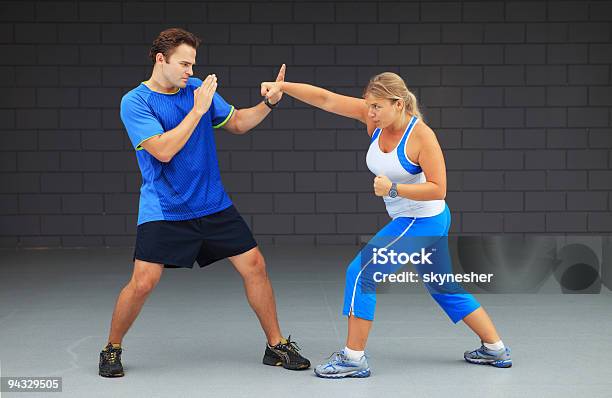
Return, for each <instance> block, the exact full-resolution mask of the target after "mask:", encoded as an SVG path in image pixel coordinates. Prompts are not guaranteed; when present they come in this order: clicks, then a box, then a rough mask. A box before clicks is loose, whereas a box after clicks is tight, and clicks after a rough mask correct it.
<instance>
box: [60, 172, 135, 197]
mask: <svg viewBox="0 0 612 398" xmlns="http://www.w3.org/2000/svg"><path fill="white" fill-rule="evenodd" d="M80 191H81V190H80V185H79V190H75V191H72V192H80ZM124 191H125V180H124V178H123V175H121V174H117V173H84V174H83V192H91V193H104V192H124Z"/></svg>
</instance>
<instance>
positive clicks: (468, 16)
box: [463, 1, 504, 22]
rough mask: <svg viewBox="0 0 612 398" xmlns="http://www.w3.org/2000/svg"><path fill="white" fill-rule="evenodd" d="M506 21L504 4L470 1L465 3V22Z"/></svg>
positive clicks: (499, 2)
mask: <svg viewBox="0 0 612 398" xmlns="http://www.w3.org/2000/svg"><path fill="white" fill-rule="evenodd" d="M503 20H504V2H501V1H491V2H482V1H470V2H465V3H463V21H464V22H494V21H497V22H501V21H503Z"/></svg>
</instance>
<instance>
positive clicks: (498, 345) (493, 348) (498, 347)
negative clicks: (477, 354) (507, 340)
mask: <svg viewBox="0 0 612 398" xmlns="http://www.w3.org/2000/svg"><path fill="white" fill-rule="evenodd" d="M482 344H483V345H484V346H485V347H486V348H488V349H489V350H491V351H499V350H503V349H504V348H506V346H505V345H504V343H503V342H502V341H501V340H500V341H498V342H497V343H493V344H489V343H482Z"/></svg>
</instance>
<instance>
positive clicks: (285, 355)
mask: <svg viewBox="0 0 612 398" xmlns="http://www.w3.org/2000/svg"><path fill="white" fill-rule="evenodd" d="M299 350H300V347H298V345H297V344H296V343H295V341H291V336H289V337H288V338H287V340H285V341H282V340H281V342H280V343H278V344H277V345H275V346H274V347H271V346H270V345H269V344H266V353H265V354H264V357H263V363H264V364H265V365H270V366H282V367H283V368H285V369H289V370H304V369H308V368H309V367H310V361H309V360H308V359H306V358H304V357H303V356H301V355H300V354H299V353H298V351H299Z"/></svg>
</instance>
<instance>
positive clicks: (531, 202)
mask: <svg viewBox="0 0 612 398" xmlns="http://www.w3.org/2000/svg"><path fill="white" fill-rule="evenodd" d="M0 22H1V25H0V52H1V53H2V57H1V58H0V87H1V88H2V95H1V96H0V120H2V123H1V124H0V137H1V139H2V141H1V144H0V151H1V152H0V246H2V247H17V246H20V247H32V246H66V247H73V246H101V245H107V246H115V245H131V244H132V243H133V234H134V232H135V225H136V212H137V205H138V190H139V186H140V174H139V171H138V168H137V164H136V161H135V158H134V155H133V151H132V150H131V147H130V144H129V142H128V140H127V137H126V134H125V132H124V131H123V128H122V125H121V122H120V120H119V117H118V104H119V100H120V98H121V95H122V94H123V93H124V92H126V91H127V90H129V89H130V88H132V87H133V86H135V85H136V84H138V83H139V82H140V81H141V80H145V79H146V78H147V77H148V76H149V73H150V66H149V63H148V59H147V50H148V46H149V43H150V42H151V40H152V39H153V38H154V37H155V35H156V34H157V33H158V32H159V31H160V30H162V29H163V28H166V27H170V26H181V27H184V28H187V29H189V30H191V31H193V32H195V33H197V34H199V35H200V36H201V37H202V38H203V40H204V45H203V47H202V48H201V49H200V51H199V52H198V62H199V64H200V66H198V67H197V72H196V73H197V74H199V75H200V76H202V75H205V74H207V73H211V72H214V73H216V74H217V76H219V80H220V89H219V91H220V92H221V94H222V95H223V96H224V97H225V98H227V99H228V100H229V101H230V102H232V103H234V104H235V105H236V106H238V107H246V106H250V105H252V104H254V103H256V102H257V101H258V100H259V94H258V91H259V90H258V85H259V82H260V81H262V80H269V79H272V78H273V77H274V76H275V73H276V69H277V67H278V65H279V64H280V63H282V62H285V63H287V65H288V70H287V79H288V80H292V81H302V82H310V83H314V84H318V85H322V86H325V87H327V88H329V89H332V90H335V91H338V92H342V93H348V94H352V95H360V93H361V89H362V87H363V86H364V85H365V83H366V82H367V80H368V78H369V77H370V76H371V75H373V74H375V73H378V72H381V71H385V70H389V71H395V72H398V73H400V74H401V75H402V76H403V77H404V79H405V80H406V82H407V83H408V85H409V86H410V87H411V89H413V90H414V91H415V93H416V94H417V96H418V98H419V99H420V101H421V103H422V106H423V109H424V113H425V116H426V119H427V122H428V124H429V125H430V126H431V127H432V128H434V130H435V131H436V133H437V134H438V137H439V140H440V143H441V145H442V147H443V150H444V153H445V158H446V162H447V168H448V179H449V182H448V196H447V201H448V204H449V206H450V208H451V210H452V212H453V224H452V232H454V233H463V234H471V233H524V232H530V233H571V234H581V233H604V232H610V230H612V195H611V193H610V192H611V191H612V168H611V166H612V131H611V121H612V112H611V107H612V85H611V68H610V64H611V63H612V41H611V30H612V2H610V1H527V2H513V1H473V2H458V1H450V2H434V1H421V2H418V1H403V2H391V1H385V2H372V1H357V2H283V1H278V2H277V1H275V2H254V1H253V2H234V1H222V2H221V1H219V2H201V1H198V2H188V1H185V2H170V1H168V2H163V1H150V2H120V1H97V2H94V1H91V2H90V1H82V2H76V1H64V2H52V1H44V2H43V1H41V2H32V1H14V2H4V1H3V2H0ZM217 138H218V141H217V143H218V148H219V160H220V166H221V169H222V171H223V178H224V182H225V185H226V187H227V188H228V190H229V191H230V192H231V195H232V198H233V199H234V201H235V203H236V205H237V206H238V208H239V209H240V210H241V211H242V213H243V214H244V216H245V218H246V219H247V220H248V222H249V223H250V225H251V226H252V228H253V230H254V232H255V233H256V235H257V236H258V238H259V239H260V241H261V242H267V243H282V244H285V243H298V242H299V243H319V244H336V243H339V244H350V243H356V242H358V239H359V236H360V235H368V234H371V233H373V232H375V231H376V230H377V229H378V228H379V227H380V226H381V225H383V224H384V223H386V222H387V216H386V214H385V212H384V208H383V206H382V203H381V200H380V199H378V198H376V197H374V196H373V194H372V192H371V190H372V189H371V181H372V176H371V175H370V173H369V171H368V170H367V169H366V167H365V160H364V155H365V151H366V149H367V146H368V137H367V136H366V134H365V130H364V128H363V127H362V126H360V125H359V124H358V123H357V122H353V121H351V120H348V119H344V118H341V117H337V116H334V115H330V114H325V113H323V112H320V111H317V110H314V109H313V108H309V107H306V106H304V105H303V104H300V103H296V102H293V101H292V100H291V99H289V98H287V99H285V100H284V102H283V103H282V105H281V106H280V107H279V109H277V110H275V111H274V112H273V115H272V116H271V117H269V118H268V119H267V120H265V121H264V122H263V123H262V124H261V126H260V127H259V128H257V129H256V130H255V131H253V132H252V133H250V134H248V135H246V136H232V135H230V134H228V133H225V132H219V133H218V135H217Z"/></svg>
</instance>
